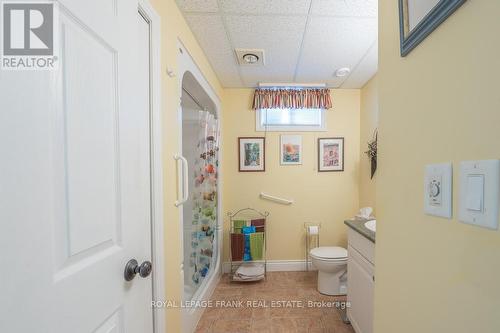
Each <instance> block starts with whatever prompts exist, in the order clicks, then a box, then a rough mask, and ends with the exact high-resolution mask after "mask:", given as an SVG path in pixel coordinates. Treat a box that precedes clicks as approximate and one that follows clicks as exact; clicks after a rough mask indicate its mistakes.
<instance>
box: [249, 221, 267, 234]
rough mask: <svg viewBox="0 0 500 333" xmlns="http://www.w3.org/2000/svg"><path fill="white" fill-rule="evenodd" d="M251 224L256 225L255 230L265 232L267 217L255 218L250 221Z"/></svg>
mask: <svg viewBox="0 0 500 333" xmlns="http://www.w3.org/2000/svg"><path fill="white" fill-rule="evenodd" d="M250 225H253V226H255V231H257V232H264V228H265V225H266V219H255V220H251V221H250Z"/></svg>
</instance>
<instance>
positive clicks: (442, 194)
mask: <svg viewBox="0 0 500 333" xmlns="http://www.w3.org/2000/svg"><path fill="white" fill-rule="evenodd" d="M452 170H453V169H452V166H451V163H441V164H430V165H427V166H426V167H425V177H424V211H425V213H426V214H428V215H434V216H440V217H446V218H451V215H452V181H453V176H452Z"/></svg>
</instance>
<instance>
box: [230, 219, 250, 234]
mask: <svg viewBox="0 0 500 333" xmlns="http://www.w3.org/2000/svg"><path fill="white" fill-rule="evenodd" d="M246 225H247V221H245V220H234V221H233V228H234V232H235V233H236V234H241V229H243V227H246Z"/></svg>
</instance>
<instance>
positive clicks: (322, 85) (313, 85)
mask: <svg viewBox="0 0 500 333" xmlns="http://www.w3.org/2000/svg"><path fill="white" fill-rule="evenodd" d="M258 86H259V88H272V87H297V88H326V84H325V83H259V85H258Z"/></svg>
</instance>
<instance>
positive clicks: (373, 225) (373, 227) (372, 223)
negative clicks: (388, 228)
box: [365, 220, 377, 232]
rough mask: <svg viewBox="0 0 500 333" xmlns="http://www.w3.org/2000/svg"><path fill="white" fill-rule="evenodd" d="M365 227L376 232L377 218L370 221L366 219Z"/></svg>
mask: <svg viewBox="0 0 500 333" xmlns="http://www.w3.org/2000/svg"><path fill="white" fill-rule="evenodd" d="M365 227H366V228H367V229H368V230H371V231H373V232H376V229H377V220H371V221H368V222H366V223H365Z"/></svg>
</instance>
